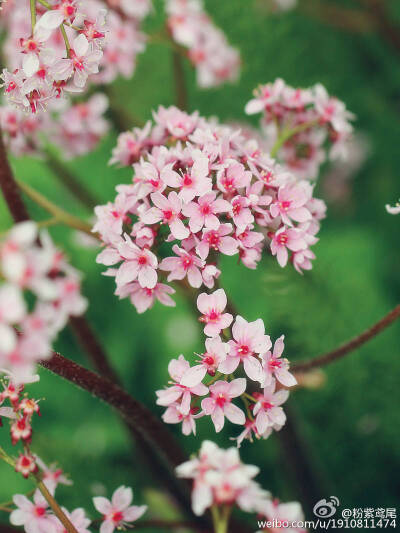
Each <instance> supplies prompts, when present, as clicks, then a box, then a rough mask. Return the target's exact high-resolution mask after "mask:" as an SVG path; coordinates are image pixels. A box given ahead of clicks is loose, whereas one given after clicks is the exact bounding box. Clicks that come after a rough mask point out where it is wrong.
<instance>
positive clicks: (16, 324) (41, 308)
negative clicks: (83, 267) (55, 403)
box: [0, 222, 87, 385]
mask: <svg viewBox="0 0 400 533" xmlns="http://www.w3.org/2000/svg"><path fill="white" fill-rule="evenodd" d="M86 306H87V302H86V299H85V298H83V297H82V295H81V292H80V276H79V274H78V272H77V271H76V270H75V269H74V268H72V267H71V266H70V265H69V264H68V263H67V262H66V260H65V258H64V255H63V254H62V252H60V250H58V249H57V248H55V247H54V245H53V243H52V241H51V240H50V237H49V236H48V234H47V233H45V232H41V233H40V234H39V232H38V227H37V225H36V224H35V223H34V222H23V223H20V224H17V225H15V226H14V227H13V228H12V229H11V230H10V231H9V232H8V234H7V235H6V236H5V237H4V238H2V239H1V240H0V371H3V370H6V371H8V372H10V373H11V374H12V380H13V383H14V384H15V385H17V384H21V383H26V382H29V381H31V380H32V379H33V378H34V375H35V366H36V363H37V362H38V361H39V360H41V359H46V358H48V357H50V355H51V344H52V342H53V340H54V339H55V337H56V336H57V334H58V332H59V331H60V330H61V329H62V328H63V327H64V326H65V324H66V322H67V321H68V319H69V317H70V316H77V315H80V314H82V313H83V312H84V311H85V309H86Z"/></svg>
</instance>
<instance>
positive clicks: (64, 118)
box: [48, 93, 109, 159]
mask: <svg viewBox="0 0 400 533" xmlns="http://www.w3.org/2000/svg"><path fill="white" fill-rule="evenodd" d="M107 108H108V99H107V97H106V96H105V95H104V94H102V93H96V94H94V95H93V96H91V97H90V98H89V99H88V100H87V101H86V102H81V103H77V104H74V105H70V104H67V105H66V107H65V109H64V110H62V111H61V112H60V113H58V114H57V116H56V118H55V119H54V120H53V121H52V124H51V125H50V126H49V128H48V131H49V137H50V139H51V142H52V143H53V144H55V145H56V146H58V147H59V148H60V150H61V153H62V156H63V158H64V159H72V158H74V157H78V156H81V155H84V154H87V153H89V152H91V151H92V150H94V149H95V148H96V146H97V145H98V143H99V142H100V140H101V139H102V138H103V137H104V136H105V135H106V133H107V132H108V130H109V123H108V121H107V120H106V119H105V118H104V116H103V115H104V113H105V111H106V110H107Z"/></svg>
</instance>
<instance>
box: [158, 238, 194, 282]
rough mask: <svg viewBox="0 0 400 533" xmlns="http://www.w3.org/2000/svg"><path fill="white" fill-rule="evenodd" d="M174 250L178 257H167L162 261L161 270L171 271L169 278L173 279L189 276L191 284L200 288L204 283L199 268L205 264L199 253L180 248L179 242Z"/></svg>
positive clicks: (169, 279)
mask: <svg viewBox="0 0 400 533" xmlns="http://www.w3.org/2000/svg"><path fill="white" fill-rule="evenodd" d="M172 250H173V252H175V254H176V255H177V256H178V257H166V258H165V259H163V260H162V261H161V263H160V269H161V270H169V271H170V274H169V275H168V278H167V280H168V281H173V280H175V279H183V278H185V277H186V276H187V278H188V281H189V284H190V285H191V286H192V287H195V288H197V289H198V288H199V287H200V285H201V284H202V283H203V278H202V276H201V272H200V270H199V269H200V268H202V267H203V266H204V261H202V260H201V259H199V257H197V255H195V254H193V253H190V252H187V251H186V250H184V249H183V248H179V246H178V245H177V244H174V246H173V247H172Z"/></svg>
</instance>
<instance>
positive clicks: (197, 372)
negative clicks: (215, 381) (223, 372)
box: [181, 337, 229, 387]
mask: <svg viewBox="0 0 400 533" xmlns="http://www.w3.org/2000/svg"><path fill="white" fill-rule="evenodd" d="M205 344H206V351H205V352H204V353H203V354H202V355H201V356H200V357H201V359H200V364H199V365H195V366H192V367H191V368H190V370H189V371H188V372H186V374H185V376H184V378H183V379H182V381H181V383H182V385H186V386H188V387H190V386H192V385H193V384H194V383H198V382H199V380H200V381H203V379H204V377H205V375H206V374H209V375H210V376H214V375H215V373H216V371H217V369H219V366H220V364H221V363H222V362H223V361H224V360H225V359H226V355H227V353H228V352H229V345H228V344H227V343H225V342H222V341H221V339H220V337H212V338H209V339H206V343H205Z"/></svg>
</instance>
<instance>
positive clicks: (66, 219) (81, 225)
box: [18, 181, 96, 237]
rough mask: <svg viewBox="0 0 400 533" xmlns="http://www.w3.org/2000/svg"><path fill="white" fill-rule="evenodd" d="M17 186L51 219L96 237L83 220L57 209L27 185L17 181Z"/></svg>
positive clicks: (59, 208)
mask: <svg viewBox="0 0 400 533" xmlns="http://www.w3.org/2000/svg"><path fill="white" fill-rule="evenodd" d="M18 185H19V187H20V189H21V190H22V191H23V192H24V193H25V194H26V195H27V196H28V197H29V198H30V199H31V200H33V201H34V202H35V203H36V204H37V205H39V206H40V207H43V209H45V210H46V211H47V212H48V213H50V214H51V215H53V217H54V218H55V219H56V220H58V221H59V222H61V223H63V224H65V225H66V226H69V227H70V228H72V229H75V230H78V231H82V232H84V233H87V234H88V235H90V236H91V237H96V234H94V233H92V230H91V226H90V224H87V223H86V222H84V221H83V220H81V219H80V218H78V217H75V216H74V215H71V214H69V213H67V211H64V209H62V208H61V207H58V206H57V205H56V204H54V203H53V202H51V201H50V200H49V199H48V198H46V197H45V196H43V195H42V194H41V193H40V192H38V191H36V190H35V189H33V188H32V187H31V186H30V185H28V184H27V183H24V182H22V181H18Z"/></svg>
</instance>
